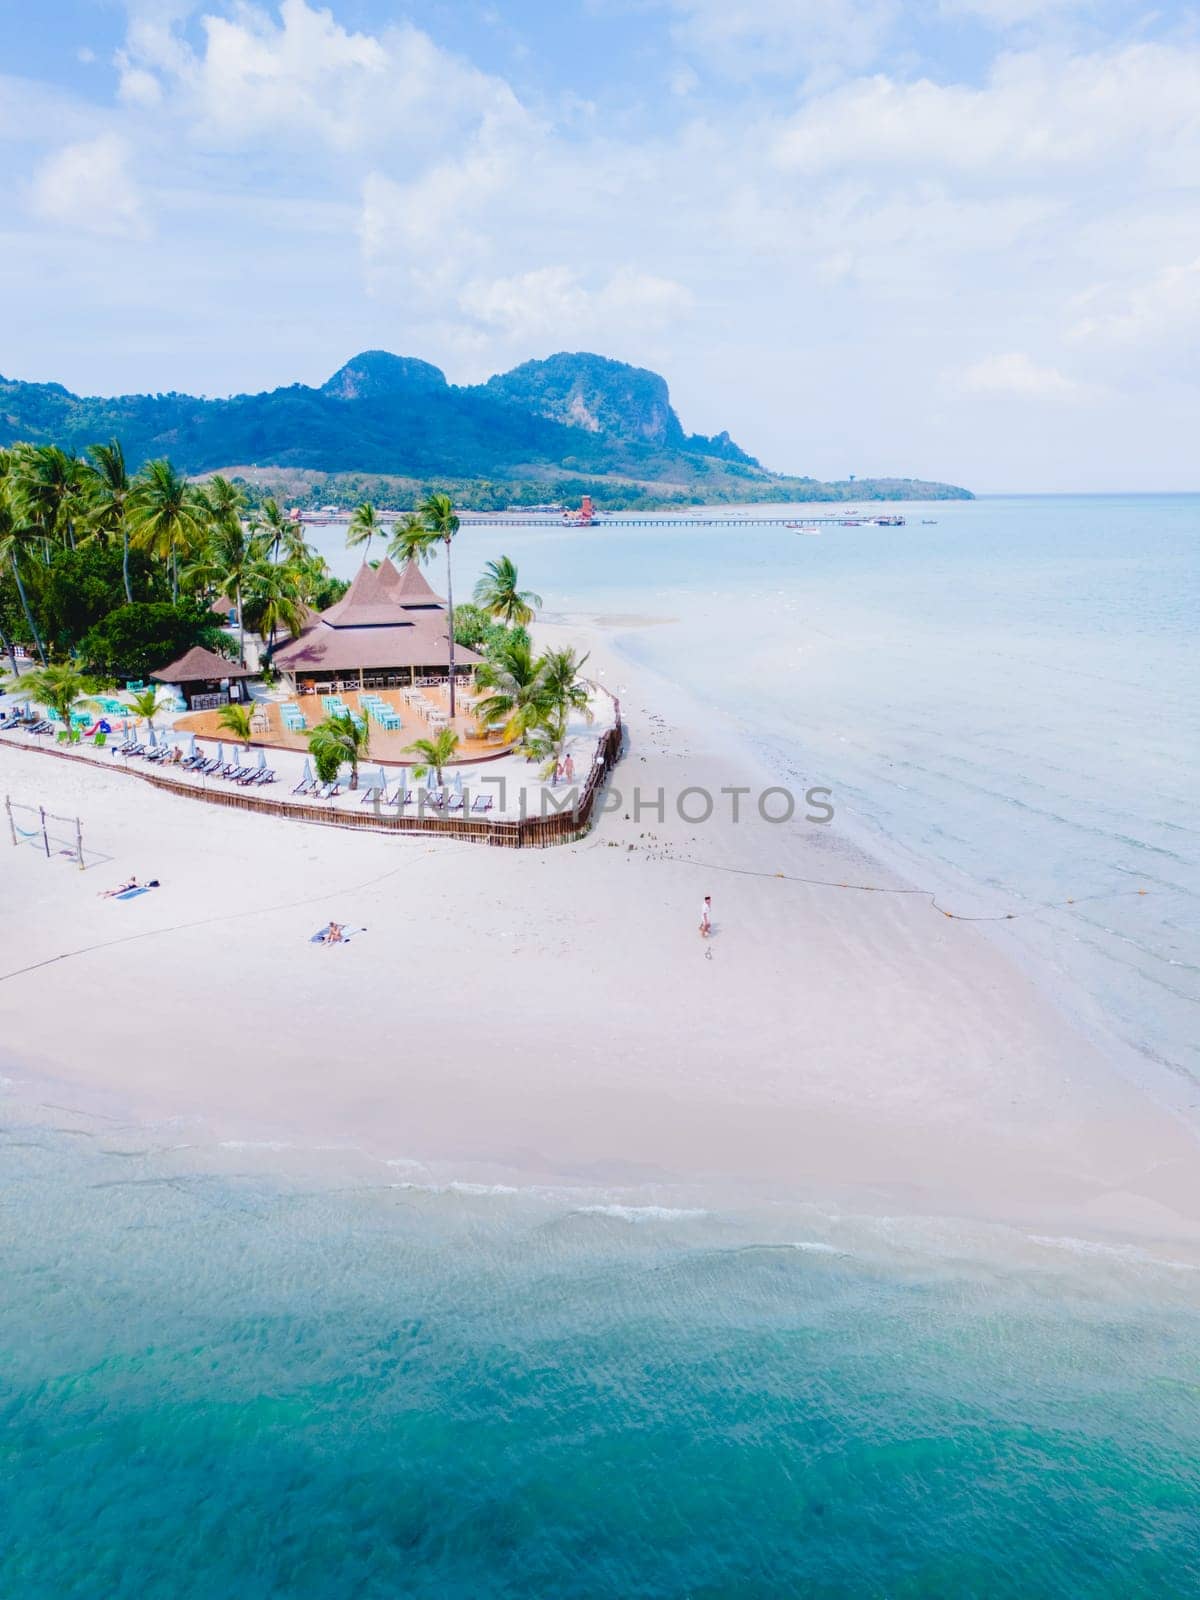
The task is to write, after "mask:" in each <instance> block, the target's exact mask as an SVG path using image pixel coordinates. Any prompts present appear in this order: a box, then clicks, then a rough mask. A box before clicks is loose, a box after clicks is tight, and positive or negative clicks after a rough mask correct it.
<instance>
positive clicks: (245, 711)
mask: <svg viewBox="0 0 1200 1600" xmlns="http://www.w3.org/2000/svg"><path fill="white" fill-rule="evenodd" d="M252 715H253V713H252V712H251V710H250V707H249V706H222V707H221V709H220V711H219V712H218V713H217V721H218V723H219V724H220V725H221V727H222V728H227V729H228V730H229V732H230V733H231V734H233V736H234V738H235V739H240V740H241V741H242V743H243V744H249V743H250V718H251V716H252Z"/></svg>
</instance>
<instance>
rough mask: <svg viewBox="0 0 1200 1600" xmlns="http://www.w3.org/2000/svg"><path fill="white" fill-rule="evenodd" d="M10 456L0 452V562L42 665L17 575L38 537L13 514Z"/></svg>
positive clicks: (40, 647)
mask: <svg viewBox="0 0 1200 1600" xmlns="http://www.w3.org/2000/svg"><path fill="white" fill-rule="evenodd" d="M11 473H12V452H11V451H7V450H0V562H7V563H8V565H9V567H10V569H11V571H12V575H13V582H14V584H15V585H16V590H17V595H18V597H19V599H20V601H21V610H22V611H23V612H24V613H25V623H26V626H27V627H28V629H29V637H30V638H31V639H32V640H33V644H34V648H35V649H36V650H37V653H38V660H39V661H40V662H41V663H42V665H43V666H45V665H46V651H45V647H44V646H43V644H42V636H41V634H40V633H39V632H38V626H37V623H36V622H35V621H34V620H33V611H32V610H31V609H30V605H29V595H28V594H27V592H26V589H25V580H24V578H23V576H22V573H21V561H22V558H23V557H24V555H25V554H26V552H27V551H28V549H29V547H30V545H31V544H32V543H33V541H34V540H35V539H36V538H37V537H38V532H37V529H36V528H35V527H33V526H32V524H29V523H25V522H22V521H21V520H20V519H19V518H18V516H17V513H16V510H15V507H14V504H13V493H12V477H11Z"/></svg>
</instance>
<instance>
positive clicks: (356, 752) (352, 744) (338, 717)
mask: <svg viewBox="0 0 1200 1600" xmlns="http://www.w3.org/2000/svg"><path fill="white" fill-rule="evenodd" d="M370 739H371V730H370V727H369V726H368V723H367V719H366V718H365V717H364V718H363V719H362V723H361V726H360V725H359V723H357V722H355V720H354V718H353V717H352V716H351V715H350V713H349V712H348V711H346V712H341V713H335V714H334V715H333V716H329V717H326V718H325V720H324V722H318V723H317V725H316V727H315V728H314V729H313V730H312V732H311V733H310V734H309V736H308V749H309V754H310V755H312V756H313V757H315V759H316V762H317V770H318V772H321V771H322V770H324V771H328V770H329V767H330V765H332V766H333V771H332V773H331V774H330V777H331V778H332V777H335V776H336V775H337V771H338V769H339V768H340V766H341V765H342V762H343V761H348V762H349V763H350V787H351V789H357V788H358V763H359V762H360V761H361V760H362V758H363V757H364V756H365V755H367V754H368V753H369V751H368V746H369V744H370ZM326 781H327V782H328V781H329V780H328V779H327V780H326Z"/></svg>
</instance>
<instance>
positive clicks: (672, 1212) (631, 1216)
mask: <svg viewBox="0 0 1200 1600" xmlns="http://www.w3.org/2000/svg"><path fill="white" fill-rule="evenodd" d="M576 1209H577V1211H578V1212H579V1213H580V1214H583V1215H591V1216H598V1217H617V1218H618V1219H619V1220H620V1221H621V1222H689V1221H693V1220H694V1219H695V1218H696V1217H707V1216H708V1212H707V1211H703V1210H695V1209H691V1208H687V1207H682V1206H616V1205H610V1206H578V1207H577V1208H576Z"/></svg>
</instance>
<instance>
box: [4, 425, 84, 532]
mask: <svg viewBox="0 0 1200 1600" xmlns="http://www.w3.org/2000/svg"><path fill="white" fill-rule="evenodd" d="M10 478H11V480H12V485H13V495H14V503H15V505H16V507H17V511H18V515H19V516H20V517H21V518H23V519H24V520H25V521H27V522H31V523H35V524H36V525H37V527H38V528H39V530H40V531H41V534H42V536H43V537H44V538H45V539H46V541H47V543H48V544H50V543H53V541H54V540H55V539H56V538H59V537H62V538H63V539H64V540H65V542H66V544H67V546H68V548H69V549H71V550H73V549H74V548H75V523H76V520H77V519H78V517H79V514H80V512H81V511H82V509H83V475H82V463H81V462H80V461H79V459H78V458H77V457H76V456H71V455H68V454H67V452H66V451H65V450H60V449H59V447H58V446H57V445H56V444H18V445H16V446H14V448H13V452H12V465H11V468H10Z"/></svg>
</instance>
